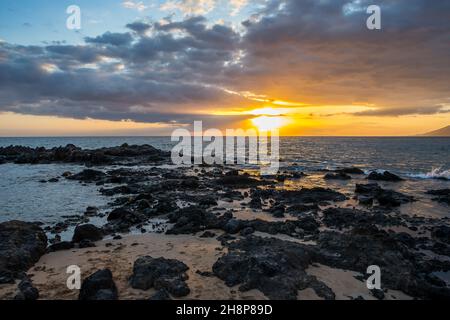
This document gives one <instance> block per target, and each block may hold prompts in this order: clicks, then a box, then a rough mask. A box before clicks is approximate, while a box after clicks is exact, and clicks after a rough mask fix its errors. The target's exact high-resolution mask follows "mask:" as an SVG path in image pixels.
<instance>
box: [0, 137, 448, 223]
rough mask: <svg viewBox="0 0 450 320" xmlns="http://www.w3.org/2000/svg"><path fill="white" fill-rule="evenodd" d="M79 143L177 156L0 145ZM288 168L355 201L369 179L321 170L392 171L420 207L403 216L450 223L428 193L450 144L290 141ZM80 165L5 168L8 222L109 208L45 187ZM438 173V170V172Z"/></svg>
mask: <svg viewBox="0 0 450 320" xmlns="http://www.w3.org/2000/svg"><path fill="white" fill-rule="evenodd" d="M69 143H71V144H75V145H77V146H79V147H82V148H89V149H95V148H100V147H111V146H117V145H121V144H123V143H128V144H151V145H153V146H155V147H157V148H160V149H163V150H170V149H171V147H172V146H173V145H174V144H175V143H174V142H171V141H170V137H74V138H72V137H70V138H69V137H61V138H0V146H8V145H24V146H30V147H37V146H44V147H47V148H51V147H57V146H64V145H67V144H69ZM280 155H281V158H282V161H283V163H282V165H286V166H287V167H289V169H296V170H299V171H305V172H307V173H309V174H310V175H309V176H308V177H306V178H303V179H300V180H298V181H297V182H294V183H293V185H292V186H293V187H299V186H324V187H330V188H332V189H337V190H339V191H342V192H344V193H346V194H348V195H351V194H352V193H353V191H354V187H355V184H356V183H366V182H367V180H365V179H363V178H359V177H358V176H354V179H352V180H350V181H325V180H323V178H322V177H323V174H324V173H319V172H317V170H319V169H324V168H328V169H333V168H337V167H344V166H356V167H359V168H362V169H364V170H366V171H370V170H390V171H391V172H394V173H397V174H400V175H402V176H403V177H405V178H407V180H406V181H403V182H400V183H380V184H381V185H382V186H383V187H385V188H387V189H394V190H398V191H400V192H403V193H406V194H410V195H413V196H414V197H416V198H417V199H418V200H419V201H418V202H415V203H413V204H408V205H404V206H402V208H401V210H402V212H403V213H408V214H418V215H428V216H437V217H442V216H450V209H449V206H447V205H442V204H438V203H436V202H434V201H431V197H430V196H428V195H426V194H424V192H425V191H426V190H430V189H441V188H450V181H449V180H447V181H445V180H439V179H436V178H450V138H342V137H340V138H333V137H283V138H281V141H280ZM83 168H84V167H82V166H79V165H67V164H50V165H16V164H3V165H0V208H1V211H0V221H7V220H11V219H20V220H25V221H41V222H44V223H46V224H52V223H55V222H58V221H61V220H63V219H62V216H67V215H73V214H82V213H83V212H84V211H85V209H86V207H87V206H97V207H100V208H102V207H105V206H106V204H107V203H108V202H109V201H111V199H110V198H108V197H104V196H102V195H101V194H100V193H99V192H98V189H99V188H100V187H98V186H95V185H92V184H88V185H84V186H82V185H80V183H78V182H76V181H71V180H66V179H64V178H61V179H60V181H59V182H58V183H40V182H39V181H40V180H43V179H44V180H48V179H51V178H55V177H60V175H61V174H62V173H63V172H65V171H71V172H78V171H81V170H82V169H83ZM433 170H434V171H433Z"/></svg>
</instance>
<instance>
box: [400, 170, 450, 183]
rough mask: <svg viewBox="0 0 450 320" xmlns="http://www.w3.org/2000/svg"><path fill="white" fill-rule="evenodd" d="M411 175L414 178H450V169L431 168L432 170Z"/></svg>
mask: <svg viewBox="0 0 450 320" xmlns="http://www.w3.org/2000/svg"><path fill="white" fill-rule="evenodd" d="M409 176H410V177H412V178H419V179H442V180H450V170H443V169H442V168H433V169H431V171H430V172H427V173H419V174H411V175H409Z"/></svg>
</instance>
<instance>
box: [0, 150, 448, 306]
mask: <svg viewBox="0 0 450 320" xmlns="http://www.w3.org/2000/svg"><path fill="white" fill-rule="evenodd" d="M6 152H7V153H8V155H7V158H6V159H7V161H14V162H16V161H19V162H21V163H34V162H35V161H44V162H49V163H55V162H57V163H60V162H61V161H62V162H64V163H80V161H81V162H82V163H84V164H85V165H86V164H87V167H85V169H82V170H81V171H79V172H70V173H69V172H67V173H61V174H62V176H61V177H58V179H56V180H57V181H54V183H55V185H56V186H57V185H58V182H60V180H62V179H64V181H65V180H67V181H73V182H79V183H80V187H83V186H97V187H98V189H99V192H100V193H101V194H103V195H104V196H106V197H109V198H110V199H111V202H110V203H109V204H108V206H107V207H108V209H107V210H106V211H105V210H98V209H97V208H93V207H92V208H87V209H86V211H85V213H84V214H83V215H74V216H71V217H68V218H67V219H65V220H64V221H60V223H57V224H56V225H54V226H52V227H46V228H45V231H46V232H47V234H55V235H58V234H61V233H62V232H67V230H71V228H72V227H75V231H74V235H73V239H72V241H64V239H63V241H61V240H60V239H59V238H58V236H56V237H54V238H52V239H49V241H50V243H51V245H50V246H48V247H47V243H45V247H47V248H46V250H47V253H45V254H44V253H43V252H42V246H43V245H44V244H43V243H42V244H40V249H39V254H38V255H37V253H36V250H37V249H32V251H30V252H29V254H30V255H31V256H30V258H27V260H25V261H23V263H22V262H21V263H22V264H21V270H23V271H24V272H26V273H27V277H28V280H27V281H29V283H30V285H32V286H33V288H35V289H36V290H37V291H38V292H39V298H40V299H50V300H53V299H57V300H58V299H77V298H78V294H79V292H78V291H77V290H69V289H67V287H66V279H67V277H68V275H67V274H66V268H67V266H68V265H69V264H74V265H78V266H79V267H80V268H81V270H82V278H83V279H86V278H88V276H90V275H92V274H94V273H96V271H98V270H102V269H105V268H107V269H109V270H110V271H111V273H112V279H111V281H112V283H115V285H114V286H116V287H117V293H115V295H117V296H118V298H119V299H149V298H151V297H153V296H157V295H158V294H159V295H161V294H162V293H164V295H165V296H166V297H167V298H173V299H180V298H181V299H244V300H245V299H256V300H259V299H339V300H340V299H386V300H387V299H399V300H400V299H401V300H403V299H412V298H419V299H429V298H432V297H450V289H449V283H448V282H446V281H447V280H445V277H444V278H443V277H442V272H443V273H444V274H445V273H448V272H449V271H450V258H449V257H450V245H449V244H450V241H449V237H450V226H449V218H448V217H446V216H445V215H443V216H439V212H442V210H444V212H445V209H446V208H448V201H449V200H448V199H449V197H450V193H449V192H448V191H447V190H448V189H436V190H424V191H423V192H422V193H411V192H410V189H408V188H412V187H414V186H415V185H414V180H410V179H409V178H407V177H399V176H397V175H395V174H392V173H390V172H387V171H385V172H375V171H373V172H369V173H368V172H364V171H362V170H360V169H358V168H356V167H347V168H341V169H335V170H323V171H320V172H316V173H314V174H312V173H310V172H307V173H303V172H299V171H297V170H290V169H289V168H286V169H283V170H282V171H281V172H280V173H279V174H278V175H276V176H271V177H261V176H259V175H258V173H257V172H255V171H247V170H240V169H236V168H233V167H227V166H218V165H213V166H208V165H199V166H195V167H184V168H173V167H170V166H169V167H167V166H166V164H167V163H168V160H169V155H168V153H165V152H162V151H160V150H157V149H155V148H153V147H151V146H129V145H122V146H120V147H113V148H102V149H98V150H83V149H80V148H77V147H75V146H73V145H70V146H67V147H65V148H55V149H52V150H45V149H44V150H32V149H29V148H21V147H17V148H16V149H15V150H13V149H11V148H9V149H6ZM11 152H12V153H13V154H11ZM14 152H16V153H15V154H14ZM2 155H3V157H5V149H1V148H0V156H2ZM36 159H38V160H36ZM129 165H131V166H133V165H137V166H138V167H130V166H129ZM139 165H140V166H141V168H139ZM142 165H145V169H144V168H143V167H142ZM100 168H101V169H100ZM108 168H109V169H108ZM446 183H447V182H445V181H444V182H442V185H444V186H445V185H446ZM425 191H426V192H425ZM430 208H431V209H433V208H434V209H433V210H436V213H437V215H434V214H433V211H430ZM95 219H100V220H99V221H104V222H103V223H104V224H103V225H98V226H94V225H91V224H90V223H91V221H93V220H95ZM2 228H3V229H2ZM39 229H40V230H39ZM132 231H133V233H134V234H132ZM155 231H156V232H155ZM11 232H14V233H13V234H14V237H17V239H18V240H20V241H16V243H21V242H24V243H26V244H27V245H26V247H25V248H26V250H29V247H30V245H33V246H34V245H35V243H34V240H33V237H35V235H36V234H39V235H40V236H45V235H43V230H42V229H41V228H40V227H39V226H37V225H34V224H30V223H28V224H27V223H12V224H11V223H1V224H0V237H3V238H4V239H9V237H10V236H11V234H12V233H11ZM135 233H141V234H135ZM102 239H103V240H102ZM46 241H47V239H46V240H45V242H46ZM15 245H16V244H14V243H11V242H8V243H5V244H3V247H0V251H2V250H3V251H4V252H5V253H7V255H6V254H5V257H6V256H9V257H12V258H13V259H12V261H19V262H20V261H22V260H24V259H25V258H24V257H23V256H17V254H15V251H17V250H18V249H20V250H22V249H23V248H22V247H20V248H15V247H14V246H15ZM3 251H2V252H3ZM51 251H53V252H51ZM144 256H149V257H152V259H156V258H160V257H162V258H164V259H163V260H161V261H166V262H164V263H169V265H170V264H173V263H175V262H174V261H178V262H179V263H182V264H183V263H184V264H185V265H186V266H187V268H188V269H187V270H186V271H185V273H180V274H176V275H175V274H173V271H171V270H172V269H171V268H172V267H169V269H167V270H166V271H165V272H168V274H167V275H165V276H164V277H168V278H164V279H165V280H164V281H165V282H160V283H155V284H154V285H153V286H152V284H151V285H150V288H149V289H148V290H140V289H137V288H132V287H133V286H134V285H132V283H131V282H130V277H137V275H136V272H137V271H136V270H135V269H133V265H134V266H136V264H137V263H138V260H139V259H138V258H139V257H144ZM36 257H38V258H39V259H38V260H36V259H35V258H36ZM338 257H339V258H338ZM172 260H173V261H172ZM152 261H153V260H152ZM158 261H159V260H158ZM152 263H162V262H152ZM371 264H372V265H380V266H382V270H383V277H382V278H383V286H382V289H383V290H378V291H377V290H375V291H374V290H372V291H371V290H368V289H367V287H365V279H366V278H367V275H366V274H365V270H366V268H367V267H368V266H369V265H371ZM24 266H31V267H24ZM5 268H6V269H5ZM8 268H11V266H10V265H9V262H8V261H6V260H2V259H0V275H2V274H3V273H2V272H3V271H2V270H3V269H5V270H6V271H7V272H9V271H8V270H9V269H8ZM11 270H14V269H11ZM18 271H20V270H14V277H15V278H16V279H20V278H22V279H27V277H26V276H24V275H23V274H21V273H20V272H18ZM197 271H198V272H199V273H197ZM7 272H6V273H5V274H6V278H5V279H7V277H8V273H7ZM169 274H170V276H169ZM148 276H149V275H148V274H147V275H145V274H144V275H139V277H144V278H145V277H148ZM0 278H1V277H0ZM24 281H25V280H24ZM86 281H89V279H88V280H86ZM152 281H153V280H152ZM20 283H21V282H19V280H16V282H15V283H11V284H0V299H13V298H15V297H16V295H17V287H18V286H19V287H20V286H21V285H20ZM83 283H84V282H83ZM160 288H163V289H160ZM166 290H167V291H168V292H169V293H170V294H167V292H166ZM180 290H181V291H180Z"/></svg>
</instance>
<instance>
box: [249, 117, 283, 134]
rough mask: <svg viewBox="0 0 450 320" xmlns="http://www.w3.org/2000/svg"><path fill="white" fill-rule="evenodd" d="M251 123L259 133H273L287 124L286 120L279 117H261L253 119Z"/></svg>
mask: <svg viewBox="0 0 450 320" xmlns="http://www.w3.org/2000/svg"><path fill="white" fill-rule="evenodd" d="M251 121H252V123H253V125H254V126H255V127H257V128H258V130H259V131H271V130H275V129H279V128H281V127H282V126H284V125H285V124H286V119H285V118H284V117H279V116H277V117H273V116H260V117H257V118H253V119H252V120H251Z"/></svg>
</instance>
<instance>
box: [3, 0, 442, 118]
mask: <svg viewBox="0 0 450 320" xmlns="http://www.w3.org/2000/svg"><path fill="white" fill-rule="evenodd" d="M371 4H379V5H381V8H382V30H381V31H370V30H368V29H367V28H366V26H365V23H366V19H367V17H368V15H367V14H366V12H365V10H366V8H367V6H368V5H371ZM126 27H127V28H128V29H129V30H130V31H129V32H124V33H112V32H106V33H104V34H102V35H99V36H97V37H87V38H86V39H85V44H83V45H66V44H63V43H55V44H52V45H48V46H42V47H40V46H18V45H12V44H8V43H4V42H0V111H13V112H17V113H27V114H45V115H57V116H61V117H63V116H68V117H73V118H85V117H91V118H99V119H109V120H121V119H132V120H136V121H145V122H170V121H172V120H173V121H178V122H183V121H190V120H192V119H194V116H197V115H195V113H194V111H195V110H196V109H197V110H198V109H201V110H207V109H208V108H210V109H214V108H218V107H243V106H249V105H254V102H252V101H249V100H247V99H245V98H242V97H240V96H239V95H235V94H229V93H227V91H225V90H223V89H224V88H226V89H230V90H233V91H237V92H239V91H250V92H253V93H255V94H265V95H267V96H268V97H270V98H274V99H285V100H289V101H299V102H306V103H309V104H313V105H314V104H347V103H348V104H350V103H355V102H364V103H371V104H374V105H376V107H377V110H373V111H366V112H360V113H357V114H355V115H360V116H369V115H373V116H375V115H378V116H381V115H388V116H397V115H405V114H434V113H439V112H445V108H443V107H441V105H442V104H444V103H448V98H449V97H448V92H449V91H450V90H449V89H450V88H449V83H450V79H449V78H450V72H449V71H450V70H449V66H450V54H449V53H450V42H449V41H448V40H449V39H450V2H448V1H425V0H395V1H394V0H386V1H372V0H371V1H366V0H360V1H349V0H346V1H344V0H334V1H317V0H302V1H298V0H295V1H294V0H286V1H274V0H272V1H267V2H266V5H265V7H264V8H263V9H261V10H260V12H258V13H256V14H255V15H254V16H252V18H251V19H249V20H248V21H244V22H243V28H244V32H242V33H241V34H239V33H237V32H236V31H235V30H234V29H233V28H231V27H228V26H224V25H219V24H211V23H210V21H208V20H207V19H206V18H204V17H189V18H186V19H185V20H181V21H169V22H166V23H146V22H139V21H138V22H132V23H129V24H127V25H126ZM228 92H229V91H228ZM428 105H429V106H430V107H423V106H428ZM197 117H198V116H197Z"/></svg>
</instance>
